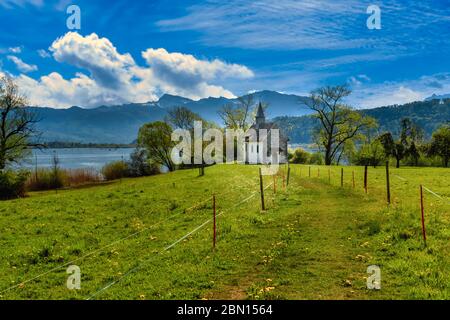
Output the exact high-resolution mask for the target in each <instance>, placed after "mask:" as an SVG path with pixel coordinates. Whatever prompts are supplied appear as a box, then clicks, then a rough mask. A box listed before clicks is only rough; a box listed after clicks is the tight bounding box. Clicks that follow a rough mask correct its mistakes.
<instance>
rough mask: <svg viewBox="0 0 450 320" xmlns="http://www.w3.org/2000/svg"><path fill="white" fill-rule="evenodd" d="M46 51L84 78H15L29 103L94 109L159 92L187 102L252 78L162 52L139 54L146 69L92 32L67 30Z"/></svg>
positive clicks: (231, 67)
mask: <svg viewBox="0 0 450 320" xmlns="http://www.w3.org/2000/svg"><path fill="white" fill-rule="evenodd" d="M49 50H50V52H51V53H52V54H53V57H54V58H55V60H56V61H57V62H60V63H67V64H70V65H72V66H75V67H77V68H80V69H83V70H86V71H87V72H88V73H89V74H88V75H87V74H83V73H77V74H76V76H75V77H73V78H71V79H65V78H64V77H63V76H62V75H61V74H59V73H56V72H53V73H51V74H49V75H46V76H42V77H40V78H39V79H33V78H31V77H28V76H26V75H21V76H19V77H17V81H18V82H19V85H20V86H21V87H23V88H25V90H26V94H27V96H28V97H29V100H30V102H31V104H33V105H42V106H51V107H70V106H72V105H79V106H82V107H95V106H98V105H113V104H121V103H126V102H147V101H151V100H156V99H157V97H158V96H159V95H161V94H163V93H170V94H175V95H181V96H185V97H188V98H191V99H200V98H205V97H220V96H224V97H234V94H233V93H232V92H231V91H230V90H227V89H225V88H224V87H222V86H221V85H220V83H221V82H223V81H224V79H229V78H233V79H236V78H237V79H246V78H250V77H253V72H252V71H251V70H249V69H248V68H247V67H245V66H241V65H238V64H229V63H226V62H223V61H221V60H218V59H215V60H211V61H209V60H201V59H197V58H195V57H194V56H192V55H188V54H183V53H170V52H167V50H165V49H162V48H159V49H152V48H149V49H147V50H145V51H143V52H142V57H143V58H144V60H145V62H146V64H147V65H145V66H140V65H138V64H137V63H136V62H135V60H134V59H133V57H132V56H131V55H130V54H129V53H120V52H119V51H118V50H117V48H116V47H115V46H114V45H113V44H112V43H111V42H110V41H109V40H108V39H107V38H100V37H99V36H97V35H96V34H95V33H93V34H91V35H87V36H81V35H80V34H78V33H76V32H69V33H67V34H65V35H64V36H62V37H60V38H58V39H56V40H55V41H54V42H53V44H52V45H51V47H50V48H49ZM38 53H39V51H38ZM41 53H43V52H41ZM41 53H40V54H41ZM41 56H42V55H41ZM17 59H18V58H17Z"/></svg>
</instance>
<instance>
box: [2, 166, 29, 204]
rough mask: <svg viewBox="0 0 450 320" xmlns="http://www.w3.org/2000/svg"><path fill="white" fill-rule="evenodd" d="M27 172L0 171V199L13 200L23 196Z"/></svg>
mask: <svg viewBox="0 0 450 320" xmlns="http://www.w3.org/2000/svg"><path fill="white" fill-rule="evenodd" d="M28 175H29V172H27V171H18V172H15V171H12V170H6V171H1V170H0V199H2V200H5V199H13V198H19V197H23V196H25V183H26V181H27V178H28Z"/></svg>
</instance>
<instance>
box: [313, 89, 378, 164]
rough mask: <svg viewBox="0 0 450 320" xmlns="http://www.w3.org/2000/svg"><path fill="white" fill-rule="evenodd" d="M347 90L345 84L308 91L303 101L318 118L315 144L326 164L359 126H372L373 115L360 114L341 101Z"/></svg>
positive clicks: (358, 130) (357, 132)
mask: <svg viewBox="0 0 450 320" xmlns="http://www.w3.org/2000/svg"><path fill="white" fill-rule="evenodd" d="M350 93H351V91H350V90H349V89H348V87H347V86H345V85H340V86H335V87H330V86H327V87H324V88H320V89H317V90H315V91H313V92H311V96H310V99H309V101H308V102H307V105H308V107H309V108H310V109H311V110H313V111H315V112H316V114H315V117H316V118H317V119H319V121H320V127H318V128H317V130H316V131H315V134H314V135H315V140H316V142H317V143H318V145H319V147H321V148H323V149H324V151H325V154H324V158H325V164H326V165H330V164H332V163H333V161H334V160H335V158H336V156H337V155H338V153H339V152H341V150H342V148H343V145H344V144H345V143H346V142H347V141H348V140H351V139H355V138H357V137H358V135H359V134H360V131H361V130H362V129H364V128H367V127H371V126H376V122H375V120H374V119H373V118H370V117H367V116H363V115H361V114H360V113H358V112H356V111H354V110H353V109H352V108H351V107H349V106H347V105H345V104H344V103H343V100H344V99H345V98H346V97H347V96H348V95H350Z"/></svg>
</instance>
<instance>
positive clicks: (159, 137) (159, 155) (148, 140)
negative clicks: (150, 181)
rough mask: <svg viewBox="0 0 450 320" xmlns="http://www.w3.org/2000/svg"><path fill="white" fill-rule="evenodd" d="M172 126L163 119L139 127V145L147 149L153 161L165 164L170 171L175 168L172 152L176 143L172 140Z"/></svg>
mask: <svg viewBox="0 0 450 320" xmlns="http://www.w3.org/2000/svg"><path fill="white" fill-rule="evenodd" d="M171 134H172V128H171V127H170V126H169V125H168V124H167V123H165V122H163V121H156V122H152V123H147V124H144V125H143V126H142V127H141V128H140V129H139V134H138V145H139V147H141V148H144V149H146V151H147V155H148V159H149V160H150V161H151V162H154V163H157V164H160V165H164V166H165V167H167V169H168V170H169V171H174V170H175V165H174V163H173V162H172V158H171V152H172V148H173V147H174V146H175V143H174V142H173V141H172V140H171Z"/></svg>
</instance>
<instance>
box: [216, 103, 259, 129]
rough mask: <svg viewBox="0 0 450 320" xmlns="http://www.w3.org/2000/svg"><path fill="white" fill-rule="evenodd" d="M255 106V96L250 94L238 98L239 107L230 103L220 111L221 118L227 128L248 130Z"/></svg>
mask: <svg viewBox="0 0 450 320" xmlns="http://www.w3.org/2000/svg"><path fill="white" fill-rule="evenodd" d="M253 106H254V96H253V94H248V95H245V96H242V97H239V98H238V101H237V105H235V104H232V103H229V104H226V105H224V106H223V107H222V108H221V109H220V110H219V111H218V113H219V116H220V118H221V119H222V121H223V122H224V124H225V127H227V128H231V129H243V130H246V129H248V127H249V125H250V124H249V122H250V118H251V114H252V107H253Z"/></svg>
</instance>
